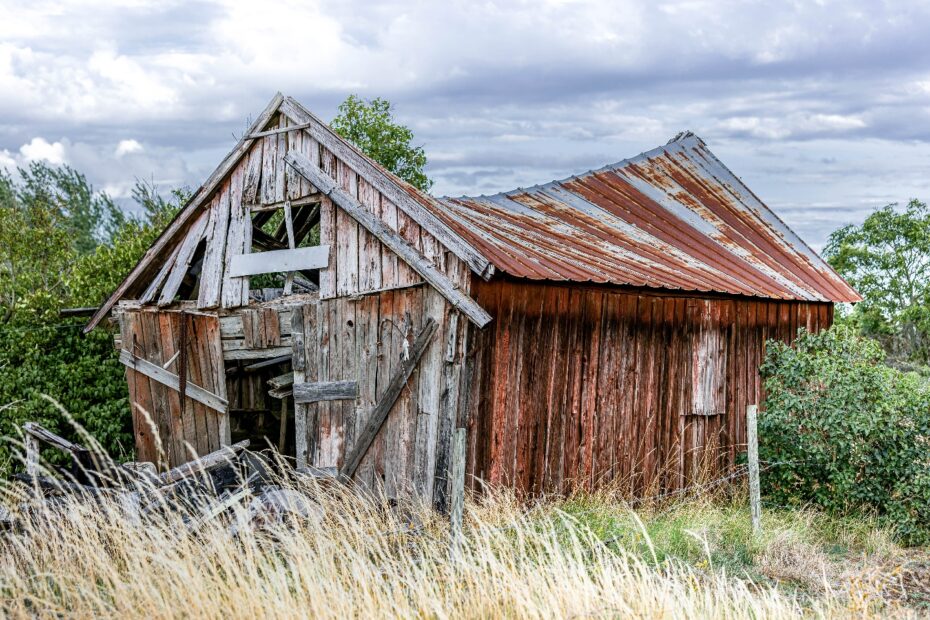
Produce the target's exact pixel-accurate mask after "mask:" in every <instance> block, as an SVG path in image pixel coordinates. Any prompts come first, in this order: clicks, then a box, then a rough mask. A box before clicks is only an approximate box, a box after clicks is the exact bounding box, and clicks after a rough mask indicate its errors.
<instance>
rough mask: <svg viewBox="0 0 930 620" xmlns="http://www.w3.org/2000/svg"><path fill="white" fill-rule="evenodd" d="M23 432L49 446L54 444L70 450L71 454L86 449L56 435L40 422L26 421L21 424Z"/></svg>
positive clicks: (83, 451) (60, 448)
mask: <svg viewBox="0 0 930 620" xmlns="http://www.w3.org/2000/svg"><path fill="white" fill-rule="evenodd" d="M23 433H24V434H25V435H28V436H30V437H33V438H35V439H38V440H39V441H42V442H45V443H47V444H48V445H50V446H54V447H56V448H58V449H59V450H64V451H65V452H70V453H71V454H83V453H86V452H87V451H88V450H87V448H85V447H84V446H82V445H80V444H76V443H74V442H72V441H68V440H67V439H65V438H64V437H61V436H59V435H56V434H55V433H53V432H52V431H50V430H48V429H47V428H45V427H44V426H42V425H41V424H37V423H35V422H26V423H25V424H23Z"/></svg>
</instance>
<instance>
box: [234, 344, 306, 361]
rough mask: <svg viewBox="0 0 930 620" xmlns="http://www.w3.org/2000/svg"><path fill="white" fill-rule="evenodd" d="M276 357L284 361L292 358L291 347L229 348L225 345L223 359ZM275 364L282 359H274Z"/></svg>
mask: <svg viewBox="0 0 930 620" xmlns="http://www.w3.org/2000/svg"><path fill="white" fill-rule="evenodd" d="M270 358H274V359H275V360H280V359H283V360H284V361H286V360H289V359H290V358H291V347H289V346H287V347H269V348H267V349H228V348H226V347H225V346H224V347H223V359H224V360H227V361H234V360H264V359H270ZM272 363H273V364H280V363H281V361H274V362H272Z"/></svg>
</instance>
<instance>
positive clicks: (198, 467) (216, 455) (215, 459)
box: [159, 439, 249, 484]
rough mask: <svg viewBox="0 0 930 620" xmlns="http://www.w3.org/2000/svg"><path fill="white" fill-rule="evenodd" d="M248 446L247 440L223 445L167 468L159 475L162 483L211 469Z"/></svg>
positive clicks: (175, 480)
mask: <svg viewBox="0 0 930 620" xmlns="http://www.w3.org/2000/svg"><path fill="white" fill-rule="evenodd" d="M248 447H249V440H248V439H246V440H244V441H240V442H239V443H234V444H232V445H231V446H223V447H222V448H220V449H219V450H216V451H215V452H211V453H210V454H207V455H205V456H202V457H200V458H199V459H197V460H195V461H191V462H190V463H184V464H183V465H179V466H178V467H175V468H174V469H171V470H168V471H166V472H165V473H163V474H162V475H161V476H159V479H160V480H161V483H162V484H171V483H173V482H177V481H179V480H184V479H185V478H190V477H191V476H196V475H198V474H201V473H204V472H208V471H211V470H213V469H216V468H217V467H221V466H222V465H225V464H226V463H228V462H230V461H231V460H233V459H234V458H236V456H237V455H238V454H239V453H240V452H242V451H243V450H245V449H246V448H248Z"/></svg>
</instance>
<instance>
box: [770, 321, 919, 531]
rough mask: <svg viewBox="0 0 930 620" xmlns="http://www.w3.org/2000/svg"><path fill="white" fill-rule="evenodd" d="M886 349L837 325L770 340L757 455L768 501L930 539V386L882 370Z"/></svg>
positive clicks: (914, 377) (913, 377)
mask: <svg viewBox="0 0 930 620" xmlns="http://www.w3.org/2000/svg"><path fill="white" fill-rule="evenodd" d="M883 361H884V353H883V351H882V348H881V345H880V344H879V343H878V342H876V341H874V340H867V339H864V338H861V337H859V336H857V335H855V334H854V333H853V332H852V331H851V330H849V329H846V328H843V327H834V328H832V329H830V330H827V331H824V332H821V333H819V334H810V333H806V332H804V331H803V330H802V331H801V332H800V334H799V336H798V338H797V340H796V341H795V342H794V344H793V345H792V346H788V345H786V344H784V343H780V342H775V341H771V342H769V343H768V346H767V351H766V356H765V360H764V362H763V364H762V367H761V372H762V376H763V379H764V381H765V393H766V396H765V406H764V411H763V413H762V415H761V417H760V422H759V437H760V439H759V441H760V446H759V454H760V458H761V459H762V460H763V461H768V462H771V463H774V464H772V465H770V469H768V470H766V471H765V473H764V474H763V476H762V482H763V485H764V488H765V492H766V495H767V498H768V499H769V500H771V501H774V502H776V503H779V504H789V505H790V504H802V503H813V504H816V505H818V506H820V507H822V508H824V509H827V510H829V511H832V512H836V513H844V512H850V511H861V512H870V513H874V514H877V515H878V516H879V518H881V519H882V520H884V521H886V522H887V523H888V524H889V525H891V526H893V527H894V528H895V529H896V531H897V532H898V533H899V534H900V535H901V536H902V539H903V540H905V541H907V542H910V543H915V544H916V543H923V542H927V541H930V385H928V383H927V381H926V380H925V379H923V378H921V377H919V376H917V375H916V374H913V373H904V372H901V371H899V370H896V369H893V368H890V367H888V366H886V365H885V364H884V363H883Z"/></svg>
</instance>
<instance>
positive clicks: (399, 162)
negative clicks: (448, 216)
mask: <svg viewBox="0 0 930 620" xmlns="http://www.w3.org/2000/svg"><path fill="white" fill-rule="evenodd" d="M330 126H331V127H332V128H333V130H334V131H336V132H337V133H338V134H339V135H341V136H342V137H343V138H346V139H347V140H349V141H351V142H352V143H353V144H355V146H357V147H358V148H359V149H361V150H362V152H364V153H365V154H366V155H368V156H369V157H371V158H372V159H374V160H375V161H377V162H378V163H379V164H381V165H382V166H384V167H385V168H387V169H388V170H390V171H391V172H393V173H394V174H396V175H397V176H399V177H400V178H402V179H403V180H405V181H407V182H408V183H410V184H411V185H413V186H414V187H416V188H418V189H421V190H423V191H429V189H430V187H432V185H433V182H432V181H431V180H430V179H429V178H428V177H427V176H426V173H425V172H424V169H425V168H426V152H425V151H424V150H423V147H422V146H414V145H413V144H412V142H413V132H412V131H411V130H410V129H409V128H408V127H406V126H404V125H401V124H400V123H398V122H397V121H395V120H394V114H393V109H392V105H391V103H390V102H389V101H387V100H385V99H381V98H380V97H379V98H375V99H371V100H369V101H365V100H363V99H361V98H360V97H358V96H357V95H349V96H348V97H347V98H346V100H345V101H343V102H342V103H341V104H340V105H339V113H338V114H337V115H336V118H334V119H333V121H332V122H331V123H330Z"/></svg>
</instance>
